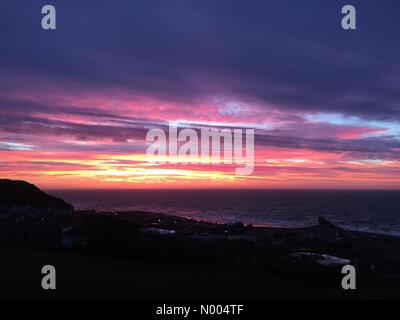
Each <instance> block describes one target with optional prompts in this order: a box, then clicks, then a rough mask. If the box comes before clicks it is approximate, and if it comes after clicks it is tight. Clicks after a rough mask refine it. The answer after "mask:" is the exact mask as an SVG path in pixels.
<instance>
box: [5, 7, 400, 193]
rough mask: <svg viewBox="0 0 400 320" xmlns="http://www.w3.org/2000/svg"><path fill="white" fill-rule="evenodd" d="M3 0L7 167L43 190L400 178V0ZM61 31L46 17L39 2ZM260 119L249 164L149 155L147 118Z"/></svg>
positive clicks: (224, 124) (163, 122)
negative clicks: (242, 169) (51, 11)
mask: <svg viewBox="0 0 400 320" xmlns="http://www.w3.org/2000/svg"><path fill="white" fill-rule="evenodd" d="M350 2H351V4H352V5H354V6H355V7H356V10H357V30H350V31H344V30H343V29H342V28H341V19H342V17H343V16H342V14H341V8H342V6H344V5H346V4H349V1H340V0H335V1H334V0H327V1H320V0H314V1H312V0H302V1H299V0H292V1H289V0H279V1H278V0H276V1H266V0H263V1H256V0H252V1H245V0H218V1H211V0H201V1H200V0H199V1H197V0H191V1H187V0H186V1H184V0H182V1H175V0H169V1H144V0H136V1H127V0H118V1H100V0H96V1H92V0H80V1H76V0H68V1H67V0H47V1H37V0H30V1H25V0H2V1H1V2H0V41H1V42H0V43H1V44H0V46H1V47H0V49H1V50H0V177H1V178H10V179H23V180H27V181H29V182H32V183H35V184H37V185H38V186H40V187H42V188H46V189H65V188H66V189H69V188H307V189H309V188H311V189H338V188H339V189H400V163H399V158H400V156H399V152H400V41H398V39H399V34H400V19H399V18H398V17H399V15H400V2H399V1H396V0H393V1H392V0H385V1H378V0H363V1H360V0H352V1H350ZM45 4H52V5H54V6H55V8H56V10H57V29H56V30H53V31H45V30H42V28H41V19H42V14H41V8H42V6H44V5H45ZM171 123H174V124H179V126H181V127H187V128H197V129H200V128H202V127H208V128H210V127H213V128H218V129H221V128H243V129H245V128H253V129H255V169H254V172H253V174H252V175H250V176H240V175H236V174H235V167H236V166H235V165H224V164H222V163H221V164H219V165H206V164H196V165H194V164H193V165H183V164H179V163H178V164H159V165H154V164H150V163H149V162H148V161H147V160H148V159H146V157H145V153H146V150H147V148H148V146H149V144H148V143H146V139H145V138H146V133H147V132H148V130H149V129H151V128H167V127H168V125H170V124H171Z"/></svg>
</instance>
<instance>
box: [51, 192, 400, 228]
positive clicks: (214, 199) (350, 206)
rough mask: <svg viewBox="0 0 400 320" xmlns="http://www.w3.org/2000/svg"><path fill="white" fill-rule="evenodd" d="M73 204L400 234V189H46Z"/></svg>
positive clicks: (198, 217) (203, 218) (191, 216)
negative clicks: (323, 223) (320, 220)
mask: <svg viewBox="0 0 400 320" xmlns="http://www.w3.org/2000/svg"><path fill="white" fill-rule="evenodd" d="M48 192H49V193H50V194H53V195H55V196H58V197H61V198H63V199H64V200H66V201H68V202H70V203H71V204H73V205H74V207H75V208H76V209H96V210H123V211H131V210H132V211H133V210H140V211H149V212H158V213H166V214H172V215H179V216H183V217H190V218H196V219H202V220H208V221H214V222H234V221H242V222H244V223H252V224H254V225H272V226H286V227H298V226H308V225H312V224H315V223H317V219H318V217H319V216H323V217H325V218H327V219H328V220H330V221H332V222H333V223H335V224H337V225H340V226H343V227H347V228H350V229H355V230H363V231H374V232H380V233H387V234H395V235H400V191H311V190H306V191H305V190H302V191H295V190H101V191H99V190H96V191H95V190H62V191H61V190H50V191H48Z"/></svg>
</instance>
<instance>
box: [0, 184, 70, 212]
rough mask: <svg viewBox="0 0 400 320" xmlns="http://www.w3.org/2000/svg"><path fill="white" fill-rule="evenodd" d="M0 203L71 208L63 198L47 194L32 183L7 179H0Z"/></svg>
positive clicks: (3, 204)
mask: <svg viewBox="0 0 400 320" xmlns="http://www.w3.org/2000/svg"><path fill="white" fill-rule="evenodd" d="M0 205H2V206H32V207H46V208H53V209H57V210H72V209H73V207H72V206H71V205H70V204H68V203H66V202H65V201H64V200H62V199H59V198H56V197H53V196H50V195H48V194H47V193H45V192H43V191H42V190H40V189H39V188H38V187H36V186H35V185H33V184H30V183H28V182H25V181H18V180H8V179H0Z"/></svg>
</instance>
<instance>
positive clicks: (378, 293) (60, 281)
mask: <svg viewBox="0 0 400 320" xmlns="http://www.w3.org/2000/svg"><path fill="white" fill-rule="evenodd" d="M0 256H1V276H0V298H1V299H14V298H17V299H20V298H22V299H43V298H45V299H48V298H55V299H164V300H165V299H311V298H316V299H324V298H326V299H330V298H378V299H379V298H399V297H400V292H399V291H395V290H390V289H388V288H385V289H384V290H382V289H379V288H374V287H368V288H363V286H362V283H361V284H359V289H358V290H356V291H353V292H345V291H343V290H342V289H341V288H340V283H338V285H337V286H335V285H332V286H325V287H319V286H318V285H317V284H315V283H313V284H309V285H308V284H306V283H303V282H302V283H299V282H297V281H290V282H289V281H285V280H282V279H279V278H277V277H276V276H274V275H271V274H268V273H263V272H261V271H257V270H250V269H246V268H237V267H232V266H226V265H207V264H204V265H202V264H196V265H194V264H185V263H182V264H178V263H165V262H164V263H158V262H136V261H129V260H115V259H101V258H98V257H90V256H81V255H79V254H70V253H56V254H54V253H46V252H33V251H22V250H14V249H4V248H2V249H0ZM45 264H52V265H54V266H55V267H56V270H57V289H56V290H53V291H44V290H42V289H41V278H42V275H41V267H42V266H43V265H45Z"/></svg>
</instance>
